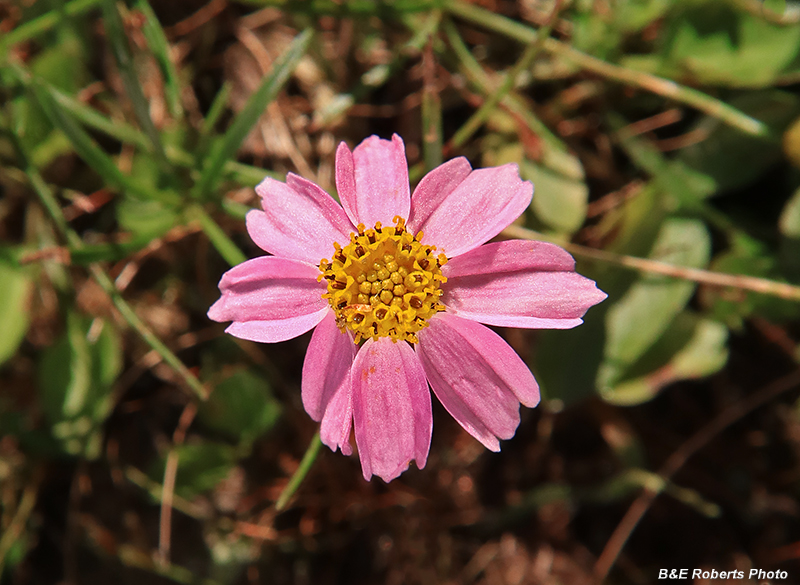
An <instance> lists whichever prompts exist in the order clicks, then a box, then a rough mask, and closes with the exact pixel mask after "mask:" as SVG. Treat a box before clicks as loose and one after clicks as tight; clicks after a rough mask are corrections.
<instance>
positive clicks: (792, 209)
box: [778, 189, 800, 239]
mask: <svg viewBox="0 0 800 585" xmlns="http://www.w3.org/2000/svg"><path fill="white" fill-rule="evenodd" d="M778 227H779V228H780V231H781V235H783V236H785V237H787V238H795V239H800V189H797V190H796V191H795V192H794V195H792V198H791V199H789V202H788V203H787V204H786V206H785V207H784V208H783V211H782V212H781V217H780V220H779V221H778Z"/></svg>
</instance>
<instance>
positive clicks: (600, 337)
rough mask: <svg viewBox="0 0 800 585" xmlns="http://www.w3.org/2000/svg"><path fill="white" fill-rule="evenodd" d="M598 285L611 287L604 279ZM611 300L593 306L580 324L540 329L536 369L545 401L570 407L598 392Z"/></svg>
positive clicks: (602, 287)
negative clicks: (606, 318)
mask: <svg viewBox="0 0 800 585" xmlns="http://www.w3.org/2000/svg"><path fill="white" fill-rule="evenodd" d="M579 272H580V271H579ZM598 286H600V288H601V289H603V290H607V289H606V288H605V287H604V286H603V285H602V283H601V281H598ZM609 301H611V299H608V300H606V301H605V302H604V303H601V304H600V305H599V306H598V307H594V308H592V309H590V310H589V312H588V313H587V314H586V317H584V320H583V325H581V326H580V327H575V328H574V329H567V330H560V329H559V330H549V331H540V332H539V335H538V344H537V348H536V364H535V367H534V368H533V370H534V373H535V375H536V379H537V380H538V382H539V385H540V388H541V392H542V398H543V399H544V400H546V401H552V400H558V401H559V402H560V405H561V406H564V405H567V406H569V405H570V404H574V403H576V402H578V401H579V400H582V399H584V398H587V397H589V396H593V395H595V394H596V392H597V390H596V379H597V370H598V368H599V367H600V364H601V363H602V360H603V346H604V345H605V338H606V333H605V315H606V312H607V310H608V306H609V305H608V303H609Z"/></svg>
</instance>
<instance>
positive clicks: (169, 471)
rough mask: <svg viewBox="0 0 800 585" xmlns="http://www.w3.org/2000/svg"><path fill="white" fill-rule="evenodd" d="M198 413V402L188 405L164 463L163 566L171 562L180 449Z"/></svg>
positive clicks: (160, 554)
mask: <svg viewBox="0 0 800 585" xmlns="http://www.w3.org/2000/svg"><path fill="white" fill-rule="evenodd" d="M196 414H197V404H196V403H195V402H190V403H189V404H187V405H186V407H185V408H184V409H183V412H182V413H181V418H180V419H178V426H177V427H176V428H175V432H174V433H173V435H172V448H171V449H170V451H169V455H167V462H166V464H165V465H164V484H163V485H164V489H163V490H162V491H161V521H160V523H159V530H158V556H157V557H156V559H157V561H158V563H159V564H160V565H162V566H163V567H166V566H168V565H169V564H170V560H169V552H170V542H171V540H172V498H173V496H174V495H175V478H176V477H177V476H178V459H179V455H178V449H179V448H180V447H181V445H183V441H184V439H186V431H188V430H189V426H190V425H191V424H192V421H193V420H194V417H195V415H196Z"/></svg>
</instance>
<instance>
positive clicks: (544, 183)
mask: <svg viewBox="0 0 800 585" xmlns="http://www.w3.org/2000/svg"><path fill="white" fill-rule="evenodd" d="M520 175H521V176H522V178H523V179H527V180H528V181H531V182H532V183H533V184H534V186H535V191H534V195H533V202H532V203H531V209H532V210H533V212H534V213H535V214H536V217H537V219H539V220H540V221H541V222H542V223H544V224H545V225H546V226H548V227H549V228H551V229H553V230H555V231H556V232H558V233H562V234H573V233H575V232H576V231H578V229H580V227H581V226H582V225H583V222H584V221H585V220H586V208H587V204H588V199H589V188H588V187H587V186H586V183H585V182H584V181H583V180H582V179H579V180H576V179H572V178H568V177H565V176H564V175H561V174H559V173H555V172H552V171H550V170H549V169H546V168H545V167H543V166H540V165H537V164H535V163H532V162H529V161H523V162H522V164H521V165H520Z"/></svg>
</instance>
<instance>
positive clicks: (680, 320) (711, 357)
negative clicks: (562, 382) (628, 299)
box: [602, 313, 728, 406]
mask: <svg viewBox="0 0 800 585" xmlns="http://www.w3.org/2000/svg"><path fill="white" fill-rule="evenodd" d="M727 341H728V329H727V328H726V327H725V326H724V325H723V324H722V323H719V322H717V321H712V320H710V319H701V318H699V317H697V316H696V315H693V314H690V313H681V314H680V315H678V317H677V318H676V319H675V321H673V323H672V324H671V326H670V328H669V329H668V330H667V331H665V332H664V334H663V335H662V336H661V338H660V339H658V341H657V342H656V343H655V344H654V345H653V346H652V347H651V348H650V350H649V351H648V352H647V353H646V354H645V355H644V356H642V358H641V359H640V360H639V362H637V363H636V364H635V365H634V366H633V368H631V370H629V371H628V373H627V375H626V377H625V379H623V380H622V381H620V382H619V383H618V384H616V385H615V386H614V387H613V388H606V389H604V390H603V392H602V396H603V399H604V400H606V401H607V402H611V403H612V404H617V405H625V406H628V405H633V404H640V403H642V402H646V401H648V400H651V399H652V398H653V397H655V396H656V394H658V392H659V391H660V390H661V389H662V388H663V387H665V386H667V385H668V384H671V383H673V382H676V381H678V380H686V379H693V378H701V377H703V376H708V375H711V374H713V373H715V372H717V371H719V370H720V369H721V368H722V367H723V366H724V365H725V362H726V361H727V360H728V349H727Z"/></svg>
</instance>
